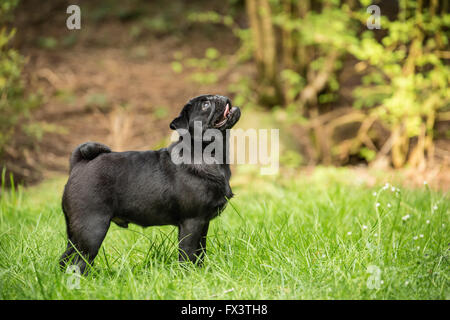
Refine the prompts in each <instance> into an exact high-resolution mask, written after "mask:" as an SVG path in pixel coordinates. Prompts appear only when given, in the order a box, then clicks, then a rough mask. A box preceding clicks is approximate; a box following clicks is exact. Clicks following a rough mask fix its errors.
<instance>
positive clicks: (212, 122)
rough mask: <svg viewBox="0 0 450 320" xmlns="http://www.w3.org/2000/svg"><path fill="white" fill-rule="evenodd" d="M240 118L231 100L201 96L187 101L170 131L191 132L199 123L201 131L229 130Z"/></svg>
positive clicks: (171, 125) (216, 96)
mask: <svg viewBox="0 0 450 320" xmlns="http://www.w3.org/2000/svg"><path fill="white" fill-rule="evenodd" d="M240 117H241V110H240V109H239V107H233V106H232V104H231V100H230V99H229V98H227V97H224V96H219V95H209V94H208V95H202V96H198V97H195V98H193V99H191V100H189V101H188V103H187V104H186V105H185V106H184V107H183V110H181V113H180V115H179V116H178V117H176V118H175V119H173V120H172V122H171V123H170V129H172V130H178V129H185V130H188V131H189V132H191V133H192V132H193V130H194V123H195V122H196V121H200V122H201V124H202V131H205V130H208V129H218V130H221V131H225V130H226V129H231V128H232V127H233V126H234V125H235V124H236V122H238V120H239V118H240Z"/></svg>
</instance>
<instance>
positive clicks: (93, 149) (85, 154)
mask: <svg viewBox="0 0 450 320" xmlns="http://www.w3.org/2000/svg"><path fill="white" fill-rule="evenodd" d="M110 152H111V149H110V148H109V147H107V146H105V145H104V144H101V143H97V142H86V143H83V144H80V145H79V146H78V147H76V148H75V150H74V151H73V152H72V155H71V156H70V171H69V172H71V171H72V169H73V167H75V165H76V164H77V163H78V162H80V161H83V160H86V161H90V160H92V159H95V158H96V157H97V156H98V155H99V154H102V153H110Z"/></svg>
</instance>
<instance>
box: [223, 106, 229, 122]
mask: <svg viewBox="0 0 450 320" xmlns="http://www.w3.org/2000/svg"><path fill="white" fill-rule="evenodd" d="M228 113H230V105H229V104H228V103H227V105H226V107H225V111H224V112H223V117H224V118H226V117H227V115H228Z"/></svg>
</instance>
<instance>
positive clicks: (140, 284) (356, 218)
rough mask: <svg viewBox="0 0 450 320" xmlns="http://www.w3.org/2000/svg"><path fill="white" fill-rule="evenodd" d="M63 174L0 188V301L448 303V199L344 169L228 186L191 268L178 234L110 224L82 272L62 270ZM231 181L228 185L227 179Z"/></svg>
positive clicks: (170, 228) (169, 229)
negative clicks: (373, 181)
mask: <svg viewBox="0 0 450 320" xmlns="http://www.w3.org/2000/svg"><path fill="white" fill-rule="evenodd" d="M64 183H65V179H64V178H63V177H62V178H55V179H52V180H47V181H45V182H44V183H41V184H39V185H37V186H34V187H30V188H20V187H19V188H16V189H11V190H8V191H6V190H4V189H3V188H2V193H1V199H0V299H450V290H449V289H450V286H449V284H450V282H449V276H450V272H449V271H450V268H449V262H448V259H449V245H450V229H449V204H450V202H449V198H448V195H446V194H443V193H442V192H438V191H433V190H431V189H430V188H429V187H428V185H427V184H426V183H425V184H424V185H423V187H421V188H418V189H408V188H407V186H405V187H400V186H398V185H392V184H391V183H390V182H389V181H386V182H383V183H380V184H379V185H377V186H376V187H368V186H367V185H366V184H364V183H363V182H361V181H360V180H358V179H357V177H355V176H354V174H353V173H352V172H351V171H349V170H346V169H326V168H318V169H316V170H315V173H314V174H312V175H311V176H308V177H301V176H298V177H295V178H294V177H293V178H292V179H266V180H264V181H254V182H251V181H250V182H248V183H247V184H240V185H238V186H236V187H235V188H234V189H233V191H234V192H235V193H236V196H235V197H234V198H233V199H232V200H231V202H230V204H229V205H228V207H227V209H226V210H225V211H224V212H223V213H222V214H221V216H220V217H218V218H217V219H215V220H214V221H213V222H212V223H211V226H210V231H209V234H208V241H207V248H208V254H207V257H206V259H205V264H204V266H203V267H202V268H198V267H196V266H194V265H191V264H187V265H183V266H181V265H180V264H179V263H178V261H177V229H176V227H173V226H164V227H151V228H146V229H143V228H141V227H138V226H130V228H129V229H122V228H119V227H117V226H115V225H112V226H111V228H110V230H109V232H108V235H107V237H106V239H105V241H104V243H103V245H102V247H101V249H100V252H99V255H98V256H97V258H96V260H95V264H94V267H93V269H92V270H91V272H90V274H89V275H88V276H86V277H81V278H78V277H77V276H76V275H73V274H68V273H65V272H62V271H61V270H60V269H59V265H58V259H59V256H60V255H61V253H62V252H63V251H64V248H65V245H66V234H65V222H64V217H63V214H62V211H61V206H60V202H61V200H60V198H61V193H62V188H63V186H64ZM232 185H233V180H232Z"/></svg>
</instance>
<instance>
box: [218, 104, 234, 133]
mask: <svg viewBox="0 0 450 320" xmlns="http://www.w3.org/2000/svg"><path fill="white" fill-rule="evenodd" d="M236 110H237V107H232V108H230V104H229V103H227V105H226V106H225V111H224V112H223V115H222V117H220V118H219V119H217V121H216V122H215V123H214V128H221V127H223V126H224V125H225V124H226V123H227V121H228V120H229V119H230V118H231V116H232V115H233V113H234V112H235V111H236Z"/></svg>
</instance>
